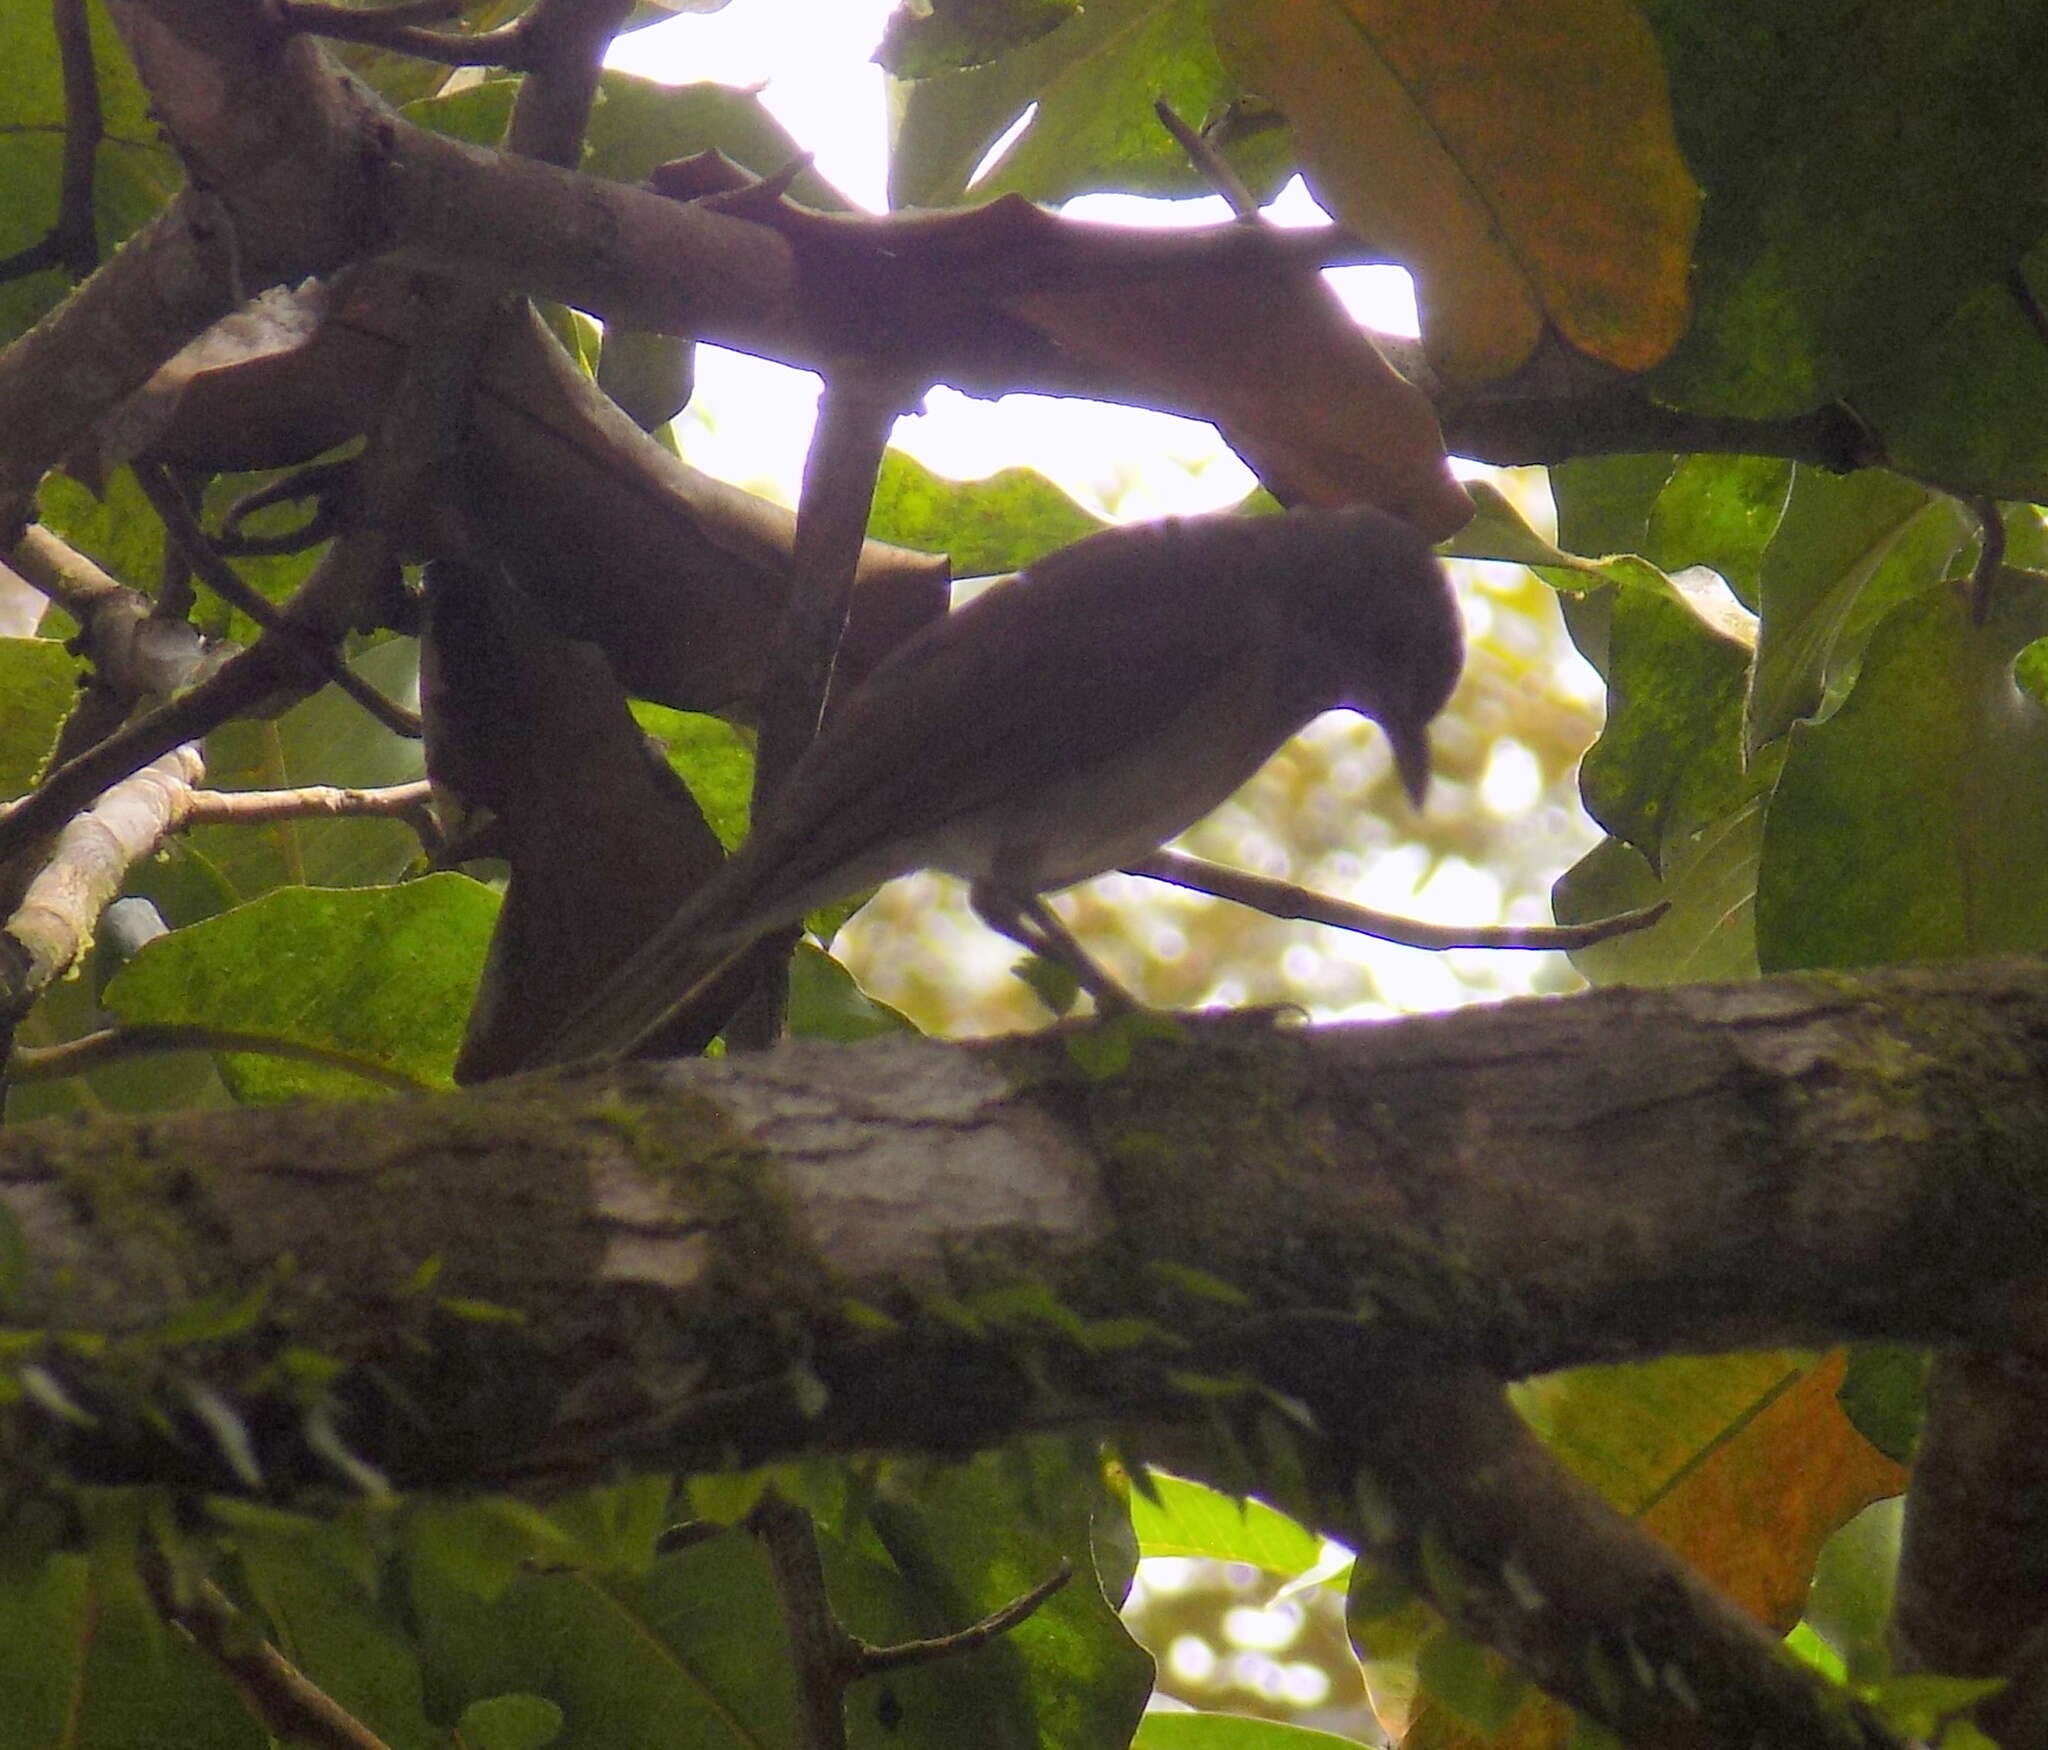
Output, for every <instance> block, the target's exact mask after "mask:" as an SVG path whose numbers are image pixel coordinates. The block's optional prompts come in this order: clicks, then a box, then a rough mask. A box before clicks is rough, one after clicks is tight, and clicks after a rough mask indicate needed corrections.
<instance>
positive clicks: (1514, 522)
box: [1437, 480, 1598, 574]
mask: <svg viewBox="0 0 2048 1750" xmlns="http://www.w3.org/2000/svg"><path fill="white" fill-rule="evenodd" d="M1468 490H1469V491H1470V492H1471V494H1472V503H1473V505H1474V506H1475V510H1474V513H1473V517H1472V520H1471V521H1470V522H1469V523H1467V524H1466V525H1465V526H1464V527H1463V528H1462V529H1460V530H1459V531H1458V532H1457V533H1456V534H1455V535H1453V536H1452V537H1451V538H1450V539H1449V540H1448V541H1445V542H1443V543H1442V544H1441V545H1440V546H1439V547H1438V548H1437V551H1438V552H1439V553H1442V554H1444V555H1445V556H1446V557H1447V558H1452V559H1503V560H1507V561H1509V562H1510V563H1512V564H1516V565H1541V566H1547V567H1550V568H1552V569H1558V570H1566V571H1570V570H1576V569H1581V568H1583V569H1584V570H1586V571H1587V572H1588V573H1589V574H1591V573H1595V572H1597V570H1598V567H1597V566H1596V565H1595V564H1594V563H1593V561H1591V560H1590V559H1583V558H1581V557H1579V556H1578V555H1577V554H1573V553H1567V552H1565V551H1564V550H1563V548H1561V547H1558V546H1557V545H1555V544H1554V543H1553V542H1550V541H1547V540H1545V539H1544V537H1543V536H1541V535H1539V534H1538V533H1537V532H1536V531H1535V530H1534V529H1532V528H1531V527H1530V526H1529V523H1528V520H1527V519H1526V518H1525V517H1524V516H1523V515H1522V513H1521V512H1520V511H1519V510H1517V509H1516V508H1515V506H1514V504H1513V503H1512V502H1511V501H1510V500H1509V498H1508V496H1507V495H1506V494H1505V493H1504V492H1502V491H1501V489H1500V488H1499V487H1498V486H1496V485H1494V484H1493V482H1492V481H1490V480H1475V481H1473V482H1472V483H1471V485H1470V487H1469V488H1468Z"/></svg>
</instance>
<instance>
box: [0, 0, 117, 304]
mask: <svg viewBox="0 0 2048 1750" xmlns="http://www.w3.org/2000/svg"><path fill="white" fill-rule="evenodd" d="M51 22H52V24H53V26H54V29H55V32H56V37H57V59H58V65H59V66H60V67H61V69H62V72H63V79H64V167H63V171H62V174H61V180H60V182H59V184H58V195H57V217H56V221H55V222H54V223H53V224H52V225H51V226H50V228H49V230H47V231H45V232H44V233H43V235H42V236H41V237H39V238H37V239H36V241H35V242H33V243H31V244H30V245H29V246H28V247H27V248H26V249H22V250H17V251H16V252H15V253H14V254H13V255H10V256H8V257H6V258H5V259H4V260H0V283H4V282H6V281H8V280H15V279H24V278H26V277H27V276H28V275H29V274H32V273H40V272H41V271H42V270H43V269H44V268H47V267H61V268H62V269H64V271H65V272H66V273H68V274H70V275H71V277H72V278H73V279H75V280H82V279H84V278H85V276H86V275H87V274H89V273H91V272H92V271H93V269H94V268H96V267H98V266H99V261H100V246H99V235H98V227H97V225H96V224H95V223H94V221H93V171H94V168H95V166H96V165H97V163H98V160H99V149H100V140H101V138H102V137H103V135H104V132H105V123H104V121H103V119H102V117H101V114H100V85H99V75H98V74H97V72H96V71H95V70H94V68H93V64H92V22H91V19H90V17H89V15H88V13H87V10H86V3H85V0H56V4H55V6H54V7H52V9H51Z"/></svg>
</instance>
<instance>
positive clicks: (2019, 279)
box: [2005, 268, 2048, 346]
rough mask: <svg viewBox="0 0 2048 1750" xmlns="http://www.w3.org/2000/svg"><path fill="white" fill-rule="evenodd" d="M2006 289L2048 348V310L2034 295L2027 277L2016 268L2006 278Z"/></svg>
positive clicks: (2028, 324) (2029, 325) (2028, 323)
mask: <svg viewBox="0 0 2048 1750" xmlns="http://www.w3.org/2000/svg"><path fill="white" fill-rule="evenodd" d="M2005 289H2006V290H2007V291H2008V292H2010V293H2011V294H2012V301H2013V302H2014V303H2015V304H2017V305H2018V306H2019V307H2020V314H2021V315H2022V316H2024V317H2025V318H2026V319H2027V326H2028V327H2030V328H2032V329H2033V331H2034V333H2035V334H2036V335H2037V336H2038V337H2039V339H2040V342H2041V344H2042V345H2043V346H2048V310H2044V309H2042V307H2041V300H2040V299H2039V298H2038V297H2036V296H2035V295H2034V288H2033V285H2032V284H2031V283H2030V282H2029V281H2028V279H2027V276H2026V275H2025V274H2024V273H2023V272H2022V271H2021V270H2020V269H2018V268H2014V269H2013V270H2012V271H2011V272H2010V273H2008V274H2007V275H2006V276H2005Z"/></svg>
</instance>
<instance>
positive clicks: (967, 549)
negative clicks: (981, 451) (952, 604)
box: [868, 450, 1106, 577]
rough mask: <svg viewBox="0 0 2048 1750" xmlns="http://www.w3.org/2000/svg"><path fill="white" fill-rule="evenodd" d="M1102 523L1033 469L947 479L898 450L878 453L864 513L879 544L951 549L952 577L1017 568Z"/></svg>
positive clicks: (932, 549)
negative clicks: (871, 500) (871, 497)
mask: <svg viewBox="0 0 2048 1750" xmlns="http://www.w3.org/2000/svg"><path fill="white" fill-rule="evenodd" d="M1104 526H1106V525H1105V524H1104V523H1103V522H1102V520H1101V518H1099V517H1095V516H1091V515H1090V514H1089V513H1088V512H1087V511H1085V510H1083V509H1082V508H1081V507H1080V506H1079V505H1078V504H1076V503H1075V502H1074V501H1073V500H1072V499H1071V498H1069V497H1068V496H1067V495H1066V494H1065V493H1064V492H1062V491H1061V490H1060V489H1059V488H1058V487H1057V486H1055V485H1054V484H1053V483H1052V482H1051V481H1050V480H1048V479H1047V478H1046V477H1045V476H1044V475H1043V474H1040V473H1038V472H1037V471H1036V470H1034V469H1030V468H1005V469H1003V470H1002V471H1001V472H1000V473H997V474H991V475H989V476H988V477H987V478H986V479H984V480H948V479H946V478H944V477H943V476H942V475H938V474H934V473H933V472H932V471H931V470H930V469H929V468H927V467H926V466H925V465H924V464H923V463H922V462H919V461H916V460H914V459H913V458H912V457H910V456H907V455H905V454H904V453H903V452H902V451H901V450H890V451H888V452H887V453H886V454H885V455H884V456H883V458H882V472H881V477H880V479H879V480H877V482H876V483H875V506H874V510H873V512H872V513H871V514H870V516H869V518H868V534H869V535H870V536H871V537H872V538H873V539H875V540H877V541H892V542H894V543H895V544H896V545H898V546H902V547H915V548H919V549H921V550H922V551H924V552H927V553H947V554H950V555H951V556H952V560H953V575H954V576H955V577H989V576H993V575H995V574H997V573H999V572H1010V571H1021V570H1023V569H1024V567H1025V566H1027V565H1029V564H1030V563H1031V562H1032V561H1033V560H1034V559H1042V558H1044V556H1045V555H1046V554H1048V553H1050V552H1051V551H1053V549H1054V548H1056V547H1065V546H1068V545H1070V544H1071V543H1073V542H1075V541H1078V540H1080V539H1082V538H1083V537H1084V536H1087V535H1092V534H1094V533H1095V532H1096V530H1098V529H1100V528H1103V527H1104Z"/></svg>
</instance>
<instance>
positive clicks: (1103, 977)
mask: <svg viewBox="0 0 2048 1750" xmlns="http://www.w3.org/2000/svg"><path fill="white" fill-rule="evenodd" d="M968 900H969V903H970V904H972V905H973V907H974V910H975V913H976V915H977V916H978V917H980V919H981V921H982V922H983V923H985V924H987V925H988V927H989V928H990V929H992V930H994V931H996V932H997V933H998V934H999V935H1004V936H1008V937H1009V938H1010V940H1011V941H1013V942H1015V943H1016V944H1017V945H1018V946H1019V947H1020V948H1023V949H1024V950H1025V951H1026V952H1028V953H1032V954H1038V955H1042V956H1043V957H1044V958H1045V959H1047V960H1051V961H1054V962H1056V963H1057V964H1058V965H1061V966H1064V967H1065V968H1066V969H1067V970H1068V971H1069V972H1071V973H1072V974H1073V975H1074V982H1075V983H1076V984H1078V985H1080V987H1081V988H1082V989H1083V990H1085V991H1086V992H1087V993H1088V994H1089V995H1090V996H1092V997H1093V998H1094V999H1095V1007H1096V1009H1097V1011H1098V1012H1099V1013H1101V1014H1103V1015H1128V1014H1131V1013H1133V1012H1135V1011H1137V1010H1139V1009H1142V1008H1143V1007H1144V1006H1145V1005H1144V1004H1142V1003H1141V1002H1139V1001H1138V1000H1137V998H1135V997H1134V996H1132V995H1131V994H1130V992H1129V991H1127V990H1125V989H1124V987H1123V986H1122V985H1120V984H1118V983H1117V981H1116V980H1115V979H1113V978H1111V977H1110V976H1109V974H1108V973H1106V972H1105V971H1103V970H1102V968H1101V967H1100V966H1098V965H1096V963H1095V961H1094V960H1093V959H1092V958H1091V957H1090V955H1089V953H1088V950H1087V949H1085V948H1083V947H1082V946H1081V944H1080V943H1079V942H1078V941H1076V940H1075V939H1074V932H1073V931H1072V930H1070V929H1068V928H1067V926H1066V925H1065V924H1063V923H1061V922H1060V920H1059V918H1058V917H1057V916H1056V915H1054V912H1053V909H1052V907H1051V906H1049V905H1047V904H1046V903H1045V901H1044V900H1043V899H1041V898H1040V897H1039V896H1038V895H1037V894H1035V893H1023V894H1019V893H1013V892H1011V891H1010V890H1009V889H1007V888H1003V887H997V886H995V885H994V884H993V883H991V882H987V881H977V882H975V883H974V885H973V887H972V888H970V889H969V891H968Z"/></svg>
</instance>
